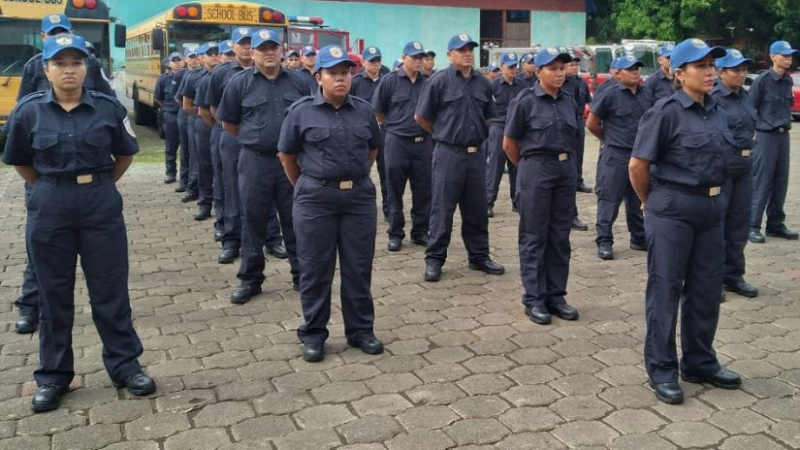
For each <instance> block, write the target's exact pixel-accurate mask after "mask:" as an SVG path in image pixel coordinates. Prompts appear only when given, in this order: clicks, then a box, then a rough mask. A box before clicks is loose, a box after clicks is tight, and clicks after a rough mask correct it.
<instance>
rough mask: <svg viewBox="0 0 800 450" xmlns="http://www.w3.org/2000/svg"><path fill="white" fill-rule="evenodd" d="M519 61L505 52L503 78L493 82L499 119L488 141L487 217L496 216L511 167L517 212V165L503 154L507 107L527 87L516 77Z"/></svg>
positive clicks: (494, 124) (501, 60)
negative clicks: (500, 191) (505, 173)
mask: <svg viewBox="0 0 800 450" xmlns="http://www.w3.org/2000/svg"><path fill="white" fill-rule="evenodd" d="M518 64H519V59H518V58H517V55H516V53H503V54H502V55H500V76H499V77H497V79H496V80H494V81H492V95H493V96H494V101H495V102H496V103H497V116H496V117H495V118H493V119H492V122H491V125H490V126H489V137H488V138H487V140H486V150H487V152H488V154H489V155H488V161H487V164H486V215H487V216H488V217H494V203H495V202H496V201H497V191H498V189H499V187H500V179H501V178H502V177H503V168H504V167H507V168H508V186H509V190H510V193H511V209H512V210H513V211H517V199H516V196H517V195H516V192H517V166H515V165H514V164H513V163H512V162H511V161H510V160H509V159H508V157H507V156H506V153H505V152H504V151H503V129H504V128H505V126H506V116H507V115H508V106H509V105H510V104H511V100H513V99H514V98H515V97H516V96H517V95H518V94H519V93H520V92H522V90H523V89H525V86H524V85H523V82H521V81H519V79H518V78H517V65H518Z"/></svg>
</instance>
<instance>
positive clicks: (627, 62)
mask: <svg viewBox="0 0 800 450" xmlns="http://www.w3.org/2000/svg"><path fill="white" fill-rule="evenodd" d="M615 61H616V63H617V67H615V68H616V69H618V70H626V69H630V68H631V67H634V66H636V67H644V63H643V62H641V61H639V60H638V59H636V58H634V57H633V56H621V57H619V58H617V59H616V60H615Z"/></svg>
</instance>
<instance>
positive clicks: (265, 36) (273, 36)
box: [252, 28, 281, 48]
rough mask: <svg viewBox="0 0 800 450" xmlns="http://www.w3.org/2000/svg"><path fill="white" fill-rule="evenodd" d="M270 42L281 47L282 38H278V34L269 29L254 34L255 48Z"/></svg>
mask: <svg viewBox="0 0 800 450" xmlns="http://www.w3.org/2000/svg"><path fill="white" fill-rule="evenodd" d="M268 42H269V43H273V44H275V45H277V46H278V47H280V45H281V37H280V36H278V33H277V32H276V31H275V30H271V29H269V28H262V29H260V30H256V31H254V32H253V41H252V47H253V48H258V47H261V46H262V45H264V44H266V43H268Z"/></svg>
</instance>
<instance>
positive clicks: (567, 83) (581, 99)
mask: <svg viewBox="0 0 800 450" xmlns="http://www.w3.org/2000/svg"><path fill="white" fill-rule="evenodd" d="M561 89H563V90H565V91H566V92H567V93H568V94H569V95H571V96H572V98H574V99H575V104H576V107H577V108H578V117H581V118H583V112H584V111H585V110H586V104H587V103H591V102H592V94H590V93H589V85H588V84H586V82H585V81H583V78H581V77H579V76H578V75H575V76H569V75H568V76H567V77H566V79H565V80H564V86H563V87H562V88H561Z"/></svg>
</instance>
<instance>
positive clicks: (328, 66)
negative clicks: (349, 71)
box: [317, 59, 356, 72]
mask: <svg viewBox="0 0 800 450" xmlns="http://www.w3.org/2000/svg"><path fill="white" fill-rule="evenodd" d="M341 64H346V65H348V66H350V67H355V66H356V63H355V62H353V61H351V60H349V59H342V60H339V61H331V62H329V63H325V64H320V65H319V67H317V72H319V71H320V70H322V69H332V68H334V67H336V66H338V65H341Z"/></svg>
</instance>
